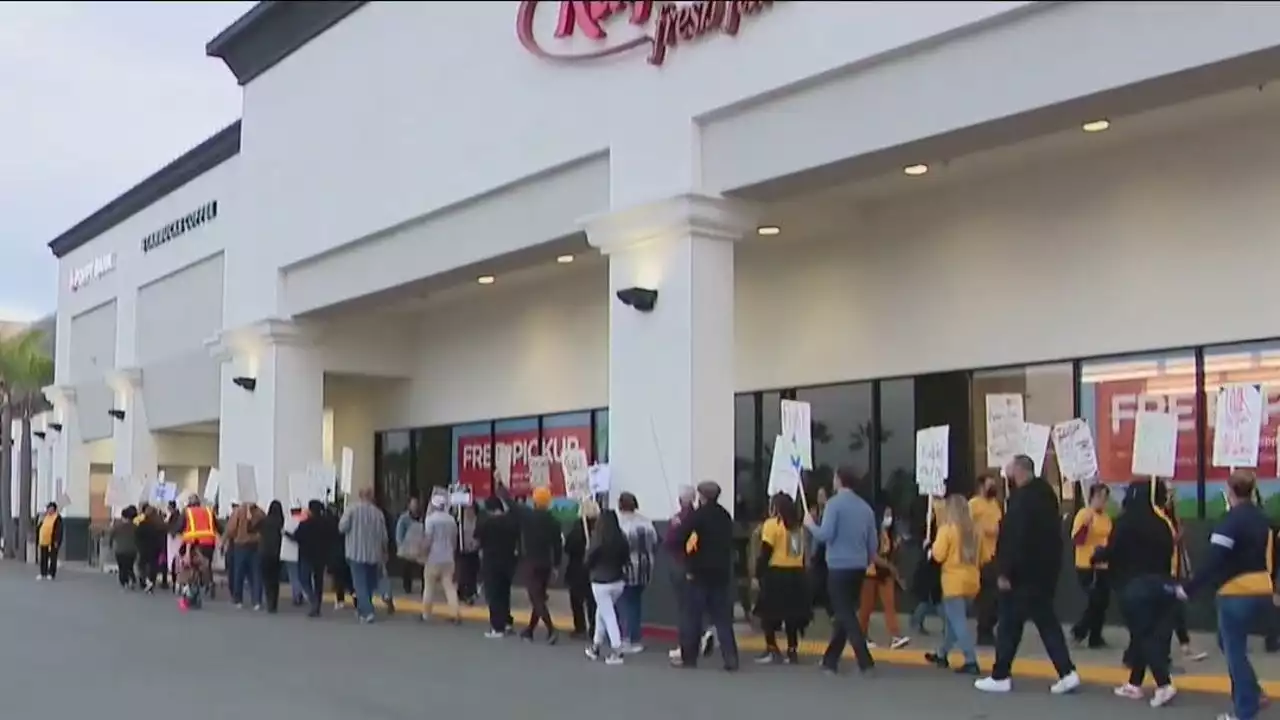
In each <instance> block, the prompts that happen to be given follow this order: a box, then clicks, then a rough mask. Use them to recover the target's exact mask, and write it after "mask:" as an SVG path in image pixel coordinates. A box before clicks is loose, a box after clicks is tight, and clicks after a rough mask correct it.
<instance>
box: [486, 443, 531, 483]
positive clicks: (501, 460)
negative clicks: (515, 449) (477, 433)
mask: <svg viewBox="0 0 1280 720" xmlns="http://www.w3.org/2000/svg"><path fill="white" fill-rule="evenodd" d="M529 467H530V469H531V470H532V468H533V465H532V464H530V466H529ZM493 477H494V479H495V480H497V481H498V484H499V485H503V486H505V487H511V443H497V444H496V445H495V446H494V448H493Z"/></svg>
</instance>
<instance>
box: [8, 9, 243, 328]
mask: <svg viewBox="0 0 1280 720" xmlns="http://www.w3.org/2000/svg"><path fill="white" fill-rule="evenodd" d="M252 4H253V3H251V2H147V3H139V2H96V3H87V2H86V3H80V2H9V3H3V2H0V168H2V169H3V171H2V172H0V318H3V317H12V316H23V317H26V316H36V315H41V314H45V313H48V312H51V311H52V310H53V309H54V307H55V304H56V297H57V295H56V290H57V285H56V283H57V264H56V261H55V260H54V258H53V256H52V255H51V254H50V253H49V250H48V248H47V247H46V245H47V243H48V242H49V241H50V240H52V239H53V238H54V237H55V236H56V235H58V234H59V233H61V232H63V231H64V230H66V229H67V228H69V227H71V226H72V225H74V224H75V223H77V222H79V221H80V220H81V219H83V218H84V217H85V216H87V215H89V214H90V213H92V212H94V211H95V210H97V209H98V208H99V207H101V206H102V205H104V204H106V203H107V202H109V201H110V200H112V199H113V198H115V197H116V196H117V195H119V194H120V193H122V192H124V191H125V190H127V189H128V188H130V187H132V186H133V185H135V184H136V183H138V182H139V181H140V180H142V179H143V178H145V177H146V176H148V175H150V174H151V173H153V172H155V171H156V170H158V169H159V168H160V167H162V166H164V165H165V164H166V163H168V162H169V161H170V160H172V159H173V158H175V157H177V156H178V155H181V154H182V153H184V152H186V151H187V150H189V149H191V148H192V147H194V146H195V145H196V144H198V143H199V142H200V141H202V140H204V139H205V138H207V137H208V136H210V135H212V134H213V133H215V132H217V131H218V130H219V129H221V128H222V127H224V126H225V125H227V124H228V123H230V122H231V121H233V120H235V119H236V117H238V116H239V113H240V89H239V88H238V87H237V85H236V83H235V79H234V78H233V77H232V76H231V73H230V72H229V71H227V69H226V68H225V67H223V66H222V64H221V63H220V62H219V61H217V60H214V59H211V58H207V57H205V54H204V44H205V43H206V42H207V41H208V40H209V39H210V38H212V37H213V36H214V35H216V34H217V33H218V32H219V31H221V30H222V29H223V28H224V27H226V26H227V25H229V24H231V22H233V21H234V20H235V19H236V18H237V17H239V16H240V15H241V14H243V13H244V12H245V11H247V10H248V9H249V7H251V6H252Z"/></svg>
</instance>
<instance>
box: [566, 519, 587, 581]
mask: <svg viewBox="0 0 1280 720" xmlns="http://www.w3.org/2000/svg"><path fill="white" fill-rule="evenodd" d="M564 559H565V565H564V576H565V580H567V581H569V582H586V581H587V531H586V530H585V529H583V527H582V521H581V520H578V521H577V522H575V523H574V524H573V527H570V528H569V532H567V533H565V536H564Z"/></svg>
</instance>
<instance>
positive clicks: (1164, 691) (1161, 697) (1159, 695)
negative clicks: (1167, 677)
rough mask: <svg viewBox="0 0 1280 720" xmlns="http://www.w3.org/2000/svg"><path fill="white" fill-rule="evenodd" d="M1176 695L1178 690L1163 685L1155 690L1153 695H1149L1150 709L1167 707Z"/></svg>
mask: <svg viewBox="0 0 1280 720" xmlns="http://www.w3.org/2000/svg"><path fill="white" fill-rule="evenodd" d="M1177 695H1178V688H1176V687H1174V686H1173V685H1163V686H1161V687H1158V688H1156V691H1155V693H1153V694H1152V695H1151V707H1153V708H1158V707H1164V706H1165V705H1168V704H1169V702H1170V701H1171V700H1173V699H1174V698H1175V697H1177Z"/></svg>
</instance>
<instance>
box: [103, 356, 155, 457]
mask: <svg viewBox="0 0 1280 720" xmlns="http://www.w3.org/2000/svg"><path fill="white" fill-rule="evenodd" d="M107 384H108V385H110V386H111V389H112V390H113V391H115V397H116V399H115V405H114V407H113V409H115V410H122V411H124V418H123V419H120V418H112V422H113V423H114V425H113V430H112V433H111V446H112V452H113V457H112V468H111V474H112V475H115V476H117V477H127V478H154V477H156V474H157V473H158V472H159V461H158V457H157V454H156V452H157V451H156V439H155V436H154V435H153V434H152V433H151V425H150V423H148V422H147V407H146V403H145V402H144V401H143V399H142V371H141V370H139V369H138V368H120V369H117V370H115V371H113V372H111V373H110V374H109V375H108V376H107Z"/></svg>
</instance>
